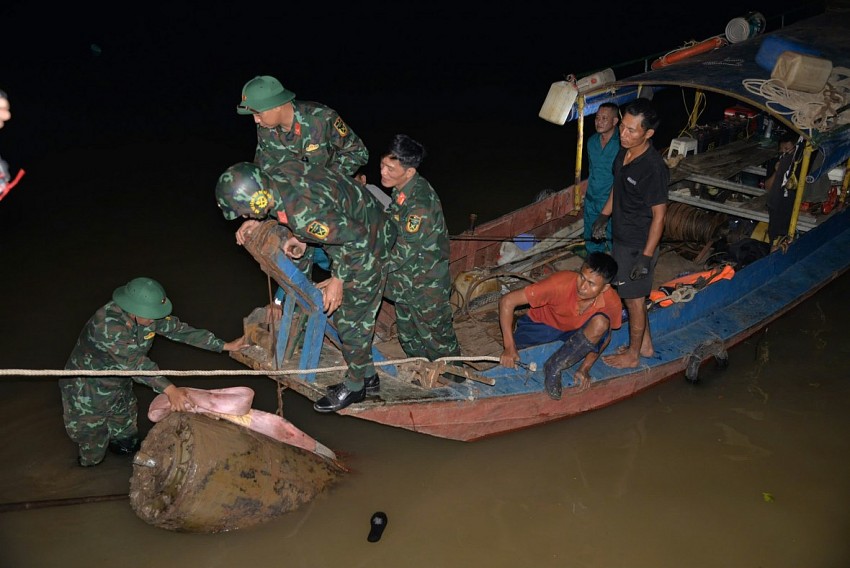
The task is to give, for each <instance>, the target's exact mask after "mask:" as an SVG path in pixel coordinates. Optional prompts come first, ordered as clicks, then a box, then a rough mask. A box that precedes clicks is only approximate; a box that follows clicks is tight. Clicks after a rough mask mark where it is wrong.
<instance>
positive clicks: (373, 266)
mask: <svg viewBox="0 0 850 568" xmlns="http://www.w3.org/2000/svg"><path fill="white" fill-rule="evenodd" d="M269 174H270V175H271V177H272V180H273V185H272V187H271V188H270V189H271V193H272V196H273V201H274V207H273V208H272V209H271V211H269V217H271V218H273V219H276V220H277V221H278V223H281V224H283V225H286V226H287V227H289V229H290V230H291V231H292V233H293V235H295V236H296V237H297V238H298V239H299V240H301V241H304V242H306V243H312V244H318V245H322V246H323V247H324V249H325V252H326V253H327V254H328V256H329V257H330V258H331V260H332V261H333V262H332V265H331V274H332V275H333V276H335V277H336V278H339V279H340V280H342V281H343V282H353V281H357V280H358V273H360V272H361V271H368V272H369V273H373V272H375V271H378V270H381V269H382V268H383V266H384V264H385V263H386V261H387V260H388V256H389V251H390V249H391V248H392V246H393V244H394V243H395V238H396V232H395V227H394V226H393V224H392V223H391V222H390V221H389V219H387V216H386V214H384V212H383V209H382V207H381V204H380V203H379V202H378V200H377V199H376V198H375V196H373V195H372V194H371V193H370V192H369V190H368V189H366V187H365V186H364V185H363V184H361V183H359V182H357V181H354V180H353V179H352V178H350V177H347V176H345V175H342V174H340V173H338V172H335V171H332V170H329V169H327V168H323V167H314V166H312V165H310V164H307V163H304V162H297V161H290V162H286V163H284V164H282V165H281V166H280V167H278V168H276V169H275V170H273V171H271V172H269Z"/></svg>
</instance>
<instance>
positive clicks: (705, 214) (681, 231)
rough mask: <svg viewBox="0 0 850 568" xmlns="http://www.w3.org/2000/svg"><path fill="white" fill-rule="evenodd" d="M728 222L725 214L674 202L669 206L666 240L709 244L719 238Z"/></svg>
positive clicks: (665, 226) (666, 218) (665, 220)
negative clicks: (720, 232) (719, 233)
mask: <svg viewBox="0 0 850 568" xmlns="http://www.w3.org/2000/svg"><path fill="white" fill-rule="evenodd" d="M727 220H728V217H727V216H726V214H725V213H718V212H717V211H706V210H704V209H699V208H697V207H692V206H690V205H687V204H685V203H679V202H674V203H671V204H670V205H668V206H667V214H666V215H665V217H664V238H665V240H669V241H686V242H698V243H703V244H705V243H709V242H711V241H713V240H714V239H715V238H716V237H717V235H718V232H719V231H720V230H721V229H722V228H723V227H724V226H725V225H726V222H727Z"/></svg>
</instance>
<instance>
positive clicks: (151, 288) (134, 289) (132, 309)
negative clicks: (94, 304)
mask: <svg viewBox="0 0 850 568" xmlns="http://www.w3.org/2000/svg"><path fill="white" fill-rule="evenodd" d="M112 300H113V301H114V302H115V303H116V304H118V306H119V307H120V308H121V309H122V310H124V311H125V312H128V313H131V314H134V315H137V316H139V317H140V318H146V319H160V318H164V317H165V316H167V315H168V314H170V313H171V300H169V299H168V298H167V297H166V296H165V288H163V287H162V285H161V284H160V283H159V282H157V281H156V280H154V279H153V278H145V277H144V276H142V277H139V278H133V279H132V280H130V281H129V282H128V283H127V284H126V285H125V286H120V287H119V288H116V289H115V291H114V292H113V293H112Z"/></svg>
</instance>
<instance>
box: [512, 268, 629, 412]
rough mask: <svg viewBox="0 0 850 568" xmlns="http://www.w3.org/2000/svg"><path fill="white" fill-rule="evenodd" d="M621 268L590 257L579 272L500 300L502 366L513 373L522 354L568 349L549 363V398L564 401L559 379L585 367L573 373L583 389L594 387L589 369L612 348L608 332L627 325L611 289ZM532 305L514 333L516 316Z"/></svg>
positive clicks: (546, 369)
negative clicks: (544, 347) (538, 348)
mask: <svg viewBox="0 0 850 568" xmlns="http://www.w3.org/2000/svg"><path fill="white" fill-rule="evenodd" d="M616 274H617V263H616V261H614V259H613V258H612V257H611V256H610V255H609V254H606V253H602V252H594V253H591V254H589V255H588V256H587V259H586V260H585V261H584V264H582V266H581V269H580V270H579V271H578V272H573V271H562V272H556V273H555V274H553V275H551V276H549V277H547V278H544V279H543V280H541V281H540V282H535V283H534V284H530V285H528V286H526V287H524V288H521V289H519V290H514V291H513V292H510V293H508V294H505V295H504V296H502V299H501V300H500V301H499V325H500V326H501V328H502V342H503V344H504V346H505V349H504V351H503V352H502V355H501V356H500V360H501V361H500V362H501V364H502V365H503V366H505V367H510V368H514V367H515V366H516V362H517V361H519V353H518V349H523V348H525V347H531V346H532V345H540V344H542V343H548V342H550V341H563V342H564V344H563V345H562V346H561V347H560V348H559V349H558V350H557V351H556V352H555V353H554V354H553V355H552V356H551V357H549V359H547V360H546V364H545V365H544V372H545V376H546V383H545V386H546V393H547V394H548V395H549V396H550V397H552V398H554V399H559V398H561V388H562V386H561V373H562V372H563V371H564V370H565V369H567V368H569V367H571V366H573V365H574V364H575V363H578V362H579V361H582V360H583V361H582V364H581V366H580V367H579V369H578V370H577V371H576V372H575V378H576V380H578V381H579V383H580V385H581V389H582V390H583V389H584V388H586V387H588V386H589V385H590V377H589V374H588V373H589V371H590V367H592V366H593V364H594V363H595V362H596V360H597V359H598V358H599V354H600V353H601V352H602V351H603V350H604V349H605V347H607V346H608V342H609V341H610V339H611V335H610V331H611V330H612V329H618V328H619V327H620V326H621V325H622V323H623V304H622V302H621V301H620V297H619V296H618V295H617V292H616V291H614V289H613V288H612V287H611V280H612V279H613V278H614V276H616ZM523 305H529V306H531V308H530V309H529V311H528V313H527V314H525V315H523V316H521V317H520V318H519V319H518V320H517V323H516V330H514V329H513V318H514V310H515V309H516V308H517V307H518V306H523Z"/></svg>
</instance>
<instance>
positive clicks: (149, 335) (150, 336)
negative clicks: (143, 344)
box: [145, 332, 156, 339]
mask: <svg viewBox="0 0 850 568" xmlns="http://www.w3.org/2000/svg"><path fill="white" fill-rule="evenodd" d="M154 337H156V334H155V333H154V332H150V333H148V334H146V335H145V339H153V338H154Z"/></svg>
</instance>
